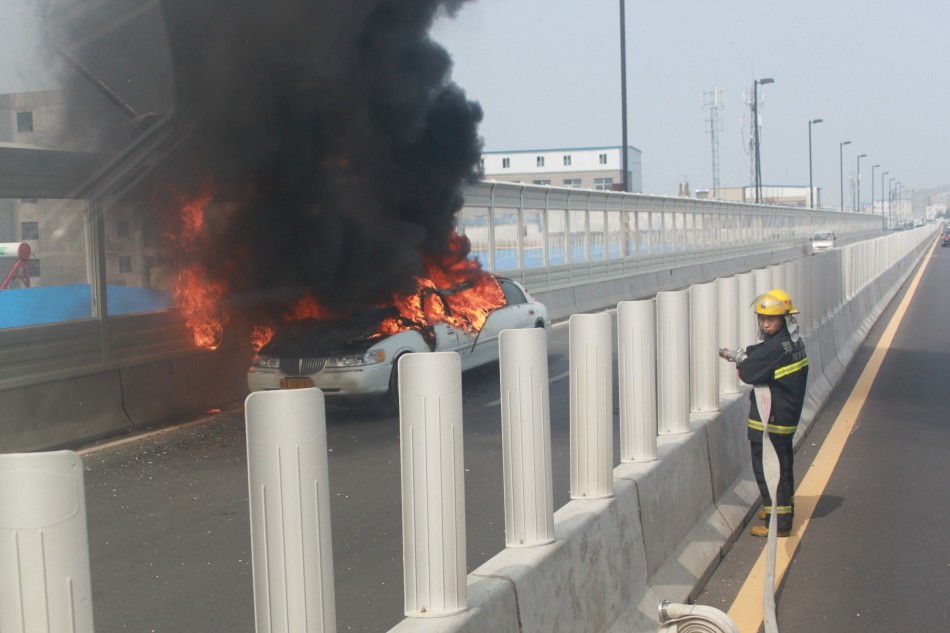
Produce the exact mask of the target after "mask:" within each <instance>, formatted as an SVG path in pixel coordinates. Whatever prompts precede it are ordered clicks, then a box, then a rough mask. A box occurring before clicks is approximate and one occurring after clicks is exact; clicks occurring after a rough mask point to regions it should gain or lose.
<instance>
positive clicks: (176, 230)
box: [156, 177, 230, 350]
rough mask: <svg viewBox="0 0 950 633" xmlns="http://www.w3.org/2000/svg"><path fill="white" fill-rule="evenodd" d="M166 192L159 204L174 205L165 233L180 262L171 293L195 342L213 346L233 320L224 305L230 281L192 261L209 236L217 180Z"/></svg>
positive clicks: (196, 344) (200, 345)
mask: <svg viewBox="0 0 950 633" xmlns="http://www.w3.org/2000/svg"><path fill="white" fill-rule="evenodd" d="M163 193H164V194H165V196H163V197H162V201H158V200H156V204H160V205H162V206H165V205H168V206H169V207H171V208H170V209H169V211H171V213H172V214H173V217H171V218H170V219H171V222H170V225H171V226H169V227H168V228H167V229H166V232H165V237H166V238H167V239H169V240H170V241H171V242H172V244H173V248H174V249H175V252H176V253H177V254H178V256H179V262H180V263H179V270H178V274H177V276H176V284H175V288H174V290H173V293H172V294H173V299H174V306H175V307H176V308H178V309H179V310H181V312H182V315H183V316H184V318H185V325H186V326H187V327H188V328H189V329H191V331H192V336H193V338H194V342H195V346H197V347H201V348H204V349H212V350H213V349H216V348H217V347H218V346H219V345H220V344H221V338H222V336H223V334H224V326H225V325H227V323H228V321H229V320H230V317H229V315H228V314H227V312H226V311H224V310H223V308H222V307H221V300H222V298H223V297H224V295H225V293H226V292H227V285H226V284H224V283H223V282H221V281H217V280H213V279H210V278H209V276H208V271H207V269H206V268H205V267H204V266H202V265H200V264H195V263H191V262H194V261H196V260H197V259H198V255H200V253H201V249H202V247H203V243H204V240H205V238H206V237H207V226H206V223H205V210H206V209H207V207H208V204H210V203H211V201H212V200H214V195H215V187H214V180H213V179H212V178H210V177H209V178H206V179H205V180H204V181H203V182H202V184H201V186H200V188H199V190H198V191H197V192H195V193H188V192H182V191H177V190H173V189H169V190H166V191H165V192H163ZM164 200H167V202H164Z"/></svg>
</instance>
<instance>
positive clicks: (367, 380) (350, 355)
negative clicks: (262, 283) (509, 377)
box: [247, 277, 551, 405]
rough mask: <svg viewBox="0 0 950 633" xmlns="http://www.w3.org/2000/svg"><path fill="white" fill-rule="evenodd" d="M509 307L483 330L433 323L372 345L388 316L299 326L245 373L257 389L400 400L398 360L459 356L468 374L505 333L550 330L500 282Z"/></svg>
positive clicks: (537, 310)
mask: <svg viewBox="0 0 950 633" xmlns="http://www.w3.org/2000/svg"><path fill="white" fill-rule="evenodd" d="M496 279H497V281H498V284H499V286H501V289H502V292H503V293H504V295H505V305H503V306H501V307H499V308H496V309H495V310H494V311H492V312H491V313H490V314H489V315H488V318H487V319H486V320H485V324H484V325H483V326H482V328H481V329H480V330H479V331H477V332H469V331H465V330H462V329H460V328H456V327H453V326H452V325H450V324H448V323H445V322H442V321H440V322H436V323H432V324H431V328H430V329H429V331H428V332H426V333H425V334H423V332H421V331H420V330H418V329H408V330H404V331H401V332H398V333H396V334H393V335H392V336H387V337H384V338H377V339H374V340H367V338H368V337H369V336H370V335H372V333H373V332H375V330H376V326H378V325H379V323H380V321H381V320H382V318H381V317H382V316H384V315H383V314H382V311H375V312H367V313H362V314H361V315H359V316H357V317H353V318H350V319H347V320H346V321H344V322H329V323H321V322H316V323H315V322H310V323H306V322H294V323H291V324H288V325H287V326H285V327H284V328H283V329H281V330H280V331H278V332H277V333H276V334H275V335H274V338H273V339H271V341H270V342H269V343H268V344H267V345H265V346H264V347H263V348H261V351H260V352H259V353H258V354H257V355H256V356H255V357H254V360H253V363H252V365H251V368H250V369H249V370H248V373H247V385H248V388H249V389H250V390H251V391H262V390H266V389H298V388H303V387H318V388H320V389H321V390H322V391H323V393H324V394H325V395H327V396H366V395H374V394H375V395H380V396H384V397H385V398H386V400H387V401H388V402H389V403H390V404H393V405H394V404H396V403H397V401H398V389H397V384H398V383H397V374H396V371H397V370H396V368H397V366H398V365H397V361H398V360H399V357H400V356H402V355H403V354H410V353H424V352H433V351H438V352H449V351H455V352H458V353H459V356H461V360H462V369H463V370H466V369H471V368H473V367H478V366H479V365H484V364H487V363H491V362H494V361H496V360H498V335H499V334H500V333H501V332H502V330H510V329H519V328H534V327H539V328H544V329H545V331H546V332H548V333H550V329H551V319H550V318H549V316H548V310H547V308H546V307H545V306H544V304H542V303H538V302H537V301H535V300H534V299H533V298H532V297H531V295H529V294H528V291H527V290H526V289H525V288H524V286H522V285H521V284H519V283H518V282H517V281H514V280H511V279H505V278H502V277H497V278H496Z"/></svg>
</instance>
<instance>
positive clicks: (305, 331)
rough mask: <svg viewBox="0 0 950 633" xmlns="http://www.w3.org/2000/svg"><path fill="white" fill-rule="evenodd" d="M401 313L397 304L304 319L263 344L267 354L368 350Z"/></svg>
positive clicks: (293, 354)
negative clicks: (386, 323)
mask: <svg viewBox="0 0 950 633" xmlns="http://www.w3.org/2000/svg"><path fill="white" fill-rule="evenodd" d="M395 314H398V313H397V312H396V311H395V309H394V308H370V309H366V310H361V311H359V312H357V313H356V314H353V315H350V316H349V317H347V318H345V319H333V320H327V319H301V320H299V321H291V322H289V323H287V324H285V325H284V326H282V327H281V328H280V329H279V330H277V331H276V332H275V333H274V336H273V337H272V338H271V340H270V341H269V342H268V343H267V345H265V346H264V347H262V348H261V351H260V354H262V355H265V356H299V357H309V356H329V355H331V354H341V353H350V352H360V351H365V350H367V349H369V348H370V347H372V346H373V344H374V343H376V342H378V341H379V337H376V336H374V335H375V334H376V332H377V330H378V329H379V326H380V324H381V323H382V322H383V321H384V320H385V319H387V318H389V317H391V316H394V315H395Z"/></svg>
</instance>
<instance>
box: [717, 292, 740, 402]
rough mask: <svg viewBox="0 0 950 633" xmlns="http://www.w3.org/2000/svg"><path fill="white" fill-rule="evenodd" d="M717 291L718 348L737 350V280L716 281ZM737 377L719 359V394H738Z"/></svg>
mask: <svg viewBox="0 0 950 633" xmlns="http://www.w3.org/2000/svg"><path fill="white" fill-rule="evenodd" d="M716 288H718V290H719V345H718V346H719V347H728V348H729V349H738V348H739V347H740V345H739V310H740V309H742V306H741V305H740V303H739V279H738V278H736V277H723V278H719V279H717V280H716ZM738 391H739V376H738V374H737V373H736V367H735V365H733V364H732V363H730V362H729V361H727V360H725V359H723V358H720V359H719V392H720V393H738Z"/></svg>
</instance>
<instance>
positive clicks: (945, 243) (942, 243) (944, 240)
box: [940, 230, 950, 248]
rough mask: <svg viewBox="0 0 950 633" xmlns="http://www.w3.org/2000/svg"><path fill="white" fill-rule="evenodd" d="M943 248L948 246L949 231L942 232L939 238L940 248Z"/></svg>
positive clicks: (949, 244) (949, 241)
mask: <svg viewBox="0 0 950 633" xmlns="http://www.w3.org/2000/svg"><path fill="white" fill-rule="evenodd" d="M944 246H950V230H944V232H943V235H941V236H940V248H943V247H944Z"/></svg>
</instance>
